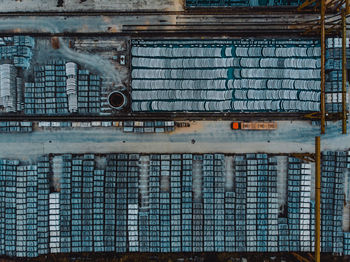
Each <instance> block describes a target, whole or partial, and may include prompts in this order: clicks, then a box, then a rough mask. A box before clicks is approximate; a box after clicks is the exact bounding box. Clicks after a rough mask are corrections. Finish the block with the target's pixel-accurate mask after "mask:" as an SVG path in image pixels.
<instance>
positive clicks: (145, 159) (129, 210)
mask: <svg viewBox="0 0 350 262" xmlns="http://www.w3.org/2000/svg"><path fill="white" fill-rule="evenodd" d="M346 156H347V154H346V152H323V154H322V163H323V164H322V235H321V236H322V239H321V240H322V251H323V252H335V253H342V252H344V253H349V240H348V239H349V238H348V234H347V233H346V232H343V231H342V211H343V201H344V195H343V194H344V171H345V168H346V166H347V162H346V161H347V158H346ZM228 166H231V167H228ZM311 171H312V168H311V165H310V164H308V163H304V162H302V161H301V160H299V159H296V158H289V161H288V177H287V181H288V185H287V197H288V199H287V205H288V206H287V207H288V208H287V209H286V212H285V213H281V212H280V210H279V208H280V207H279V206H278V202H277V201H278V196H277V181H276V180H277V158H276V157H274V156H271V155H268V154H240V155H224V154H204V155H197V154H171V155H169V154H163V155H161V154H151V155H138V154H108V155H93V154H85V155H70V154H66V155H58V156H47V155H46V156H42V157H40V158H39V159H38V161H37V163H36V164H31V165H28V164H21V163H20V162H19V161H15V160H11V161H9V160H1V161H0V186H1V187H0V200H1V201H0V210H1V211H2V212H1V213H0V234H1V239H0V251H1V254H2V255H8V256H12V257H14V256H17V257H36V256H38V255H40V254H47V253H59V252H65V253H70V252H226V251H227V252H290V251H295V252H313V251H314V238H313V235H314V224H315V222H314V220H315V215H314V212H313V209H314V207H315V203H314V201H312V200H311V196H310V193H311V192H310V191H311V183H310V182H311ZM57 172H58V173H59V183H58V184H55V182H54V181H55V177H56V178H57V176H56V175H57ZM228 173H229V174H232V175H228ZM52 175H53V177H52ZM50 185H54V190H53V188H51V189H50Z"/></svg>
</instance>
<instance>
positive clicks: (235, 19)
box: [0, 0, 317, 36]
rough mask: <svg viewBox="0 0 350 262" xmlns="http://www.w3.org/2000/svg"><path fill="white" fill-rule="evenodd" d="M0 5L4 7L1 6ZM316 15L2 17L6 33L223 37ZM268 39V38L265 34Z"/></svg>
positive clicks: (274, 27)
mask: <svg viewBox="0 0 350 262" xmlns="http://www.w3.org/2000/svg"><path fill="white" fill-rule="evenodd" d="M0 1H1V0H0ZM0 5H1V4H0ZM316 17H317V15H312V14H310V15H308V16H305V15H295V14H283V15H282V14H274V15H269V17H268V19H267V18H266V14H254V15H252V14H246V15H244V16H242V15H235V14H217V15H216V14H213V15H210V14H196V15H195V14H191V15H189V14H172V13H170V14H166V13H164V14H162V15H160V14H159V13H153V14H152V13H150V14H139V15H135V14H132V13H130V14H128V15H122V16H120V15H119V16H118V15H88V16H86V15H85V16H84V15H80V16H64V15H52V16H51V15H50V16H45V15H43V16H34V15H29V16H6V15H3V16H1V17H0V32H3V33H16V32H22V33H23V32H26V33H42V34H51V33H56V34H58V33H67V32H68V33H89V34H99V33H110V34H111V35H116V34H118V33H125V34H130V33H132V32H133V33H141V32H147V31H152V32H164V31H166V32H167V31H169V32H172V31H175V32H177V31H179V32H188V31H191V32H192V31H193V32H197V33H200V32H204V31H210V30H213V28H216V29H217V31H218V32H219V33H221V35H223V36H225V35H227V33H229V32H235V31H237V30H258V29H260V30H262V29H266V30H270V31H269V32H270V33H273V32H277V31H278V32H280V31H283V30H284V31H285V30H289V32H292V30H297V29H300V28H301V27H300V26H295V25H294V26H293V28H292V27H291V25H292V24H295V23H302V21H309V20H312V19H315V18H316ZM202 35H203V33H202ZM265 36H266V35H265Z"/></svg>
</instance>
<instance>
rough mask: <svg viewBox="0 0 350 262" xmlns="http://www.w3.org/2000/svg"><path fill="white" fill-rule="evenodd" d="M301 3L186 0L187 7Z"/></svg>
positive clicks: (295, 1)
mask: <svg viewBox="0 0 350 262" xmlns="http://www.w3.org/2000/svg"><path fill="white" fill-rule="evenodd" d="M300 3H301V1H300V0H280V1H274V0H264V1H262V0H225V1H221V0H186V6H187V7H237V6H251V7H266V6H298V5H299V4H300Z"/></svg>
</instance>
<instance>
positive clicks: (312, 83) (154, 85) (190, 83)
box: [132, 79, 320, 91]
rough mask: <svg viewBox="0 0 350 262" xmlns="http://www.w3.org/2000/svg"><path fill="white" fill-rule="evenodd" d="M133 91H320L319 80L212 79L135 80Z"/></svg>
mask: <svg viewBox="0 0 350 262" xmlns="http://www.w3.org/2000/svg"><path fill="white" fill-rule="evenodd" d="M132 88H133V90H143V89H144V90H152V89H162V90H164V89H180V90H181V89H189V90H198V89H200V90H201V89H204V90H205V89H211V90H217V89H279V90H280V89H295V90H313V91H318V90H319V89H320V81H318V80H294V79H234V80H233V79H230V80H223V79H210V80H200V79H198V80H163V79H162V80H147V79H144V80H138V79H136V80H133V81H132Z"/></svg>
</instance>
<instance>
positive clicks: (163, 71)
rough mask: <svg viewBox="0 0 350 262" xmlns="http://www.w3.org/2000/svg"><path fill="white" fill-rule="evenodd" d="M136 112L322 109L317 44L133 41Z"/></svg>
mask: <svg viewBox="0 0 350 262" xmlns="http://www.w3.org/2000/svg"><path fill="white" fill-rule="evenodd" d="M131 53H132V73H131V76H132V84H131V85H132V92H131V97H132V110H133V111H137V112H140V111H141V112H145V111H151V112H157V111H192V112H201V111H214V112H215V111H216V112H222V111H226V112H259V111H264V112H265V111H267V112H270V111H271V112H298V111H319V105H320V90H319V85H320V47H319V42H318V41H312V40H308V41H306V40H305V41H301V40H299V41H298V40H275V39H270V40H233V41H222V42H221V41H171V42H170V41H136V40H135V41H133V45H132V49H131Z"/></svg>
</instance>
